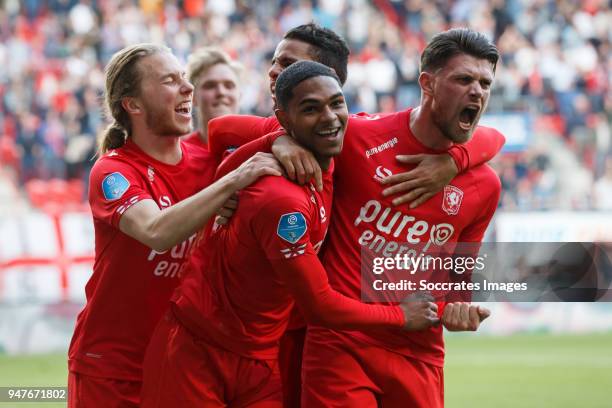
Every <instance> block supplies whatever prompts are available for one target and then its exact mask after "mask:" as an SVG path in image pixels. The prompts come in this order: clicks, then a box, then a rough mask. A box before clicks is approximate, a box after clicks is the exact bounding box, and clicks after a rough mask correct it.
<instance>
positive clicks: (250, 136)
mask: <svg viewBox="0 0 612 408" xmlns="http://www.w3.org/2000/svg"><path fill="white" fill-rule="evenodd" d="M279 129H280V125H279V124H278V121H277V120H276V118H274V117H267V118H264V117H261V116H254V115H225V116H221V117H218V118H214V119H212V120H210V121H209V122H208V148H209V150H210V152H211V153H212V154H213V155H214V156H215V157H217V158H218V159H219V161H220V160H221V158H223V155H224V153H225V152H226V151H227V150H229V149H237V148H238V147H240V146H243V145H245V144H247V143H249V142H251V141H253V140H255V139H258V138H260V137H262V136H265V135H266V134H268V133H270V132H273V131H275V130H279Z"/></svg>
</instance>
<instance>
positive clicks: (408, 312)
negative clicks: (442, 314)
mask: <svg viewBox="0 0 612 408" xmlns="http://www.w3.org/2000/svg"><path fill="white" fill-rule="evenodd" d="M400 307H401V308H402V311H403V312H404V319H405V320H406V322H405V323H404V330H407V331H418V330H425V329H429V328H430V327H431V326H434V325H436V324H438V323H440V319H439V318H438V305H437V304H435V303H434V298H433V296H431V294H429V293H423V292H417V293H414V294H412V295H410V296H408V297H407V298H406V299H404V301H403V302H402V303H400Z"/></svg>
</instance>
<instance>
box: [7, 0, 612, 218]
mask: <svg viewBox="0 0 612 408" xmlns="http://www.w3.org/2000/svg"><path fill="white" fill-rule="evenodd" d="M310 21H315V22H317V23H319V24H321V25H323V26H326V27H329V28H332V29H334V30H335V31H336V32H338V33H340V34H341V35H342V36H343V37H344V38H345V39H346V40H347V42H348V43H349V46H350V48H351V51H352V55H351V60H350V65H349V79H348V81H347V84H346V87H345V92H346V95H347V97H348V103H349V107H350V109H351V111H353V112H358V111H368V112H380V111H393V110H398V109H402V108H404V107H407V106H410V105H415V104H417V103H418V100H419V87H418V84H417V77H418V65H419V53H420V51H421V50H422V49H423V47H424V45H425V43H426V42H427V41H428V40H429V39H430V38H431V36H432V35H434V34H435V33H437V32H439V31H442V30H445V29H447V28H450V27H451V26H470V27H472V28H474V29H476V30H478V31H481V32H483V33H485V34H487V35H488V36H489V37H490V38H492V39H494V41H495V42H496V44H497V45H498V47H499V49H500V51H501V53H502V59H501V63H500V64H499V65H498V68H497V78H496V83H495V85H494V90H493V95H492V97H491V101H490V105H489V111H488V112H489V113H491V114H500V113H503V114H517V115H519V116H520V117H524V118H528V119H529V120H528V121H527V122H526V123H528V126H529V127H528V132H529V135H530V138H529V139H528V141H527V143H526V144H524V145H520V146H518V148H515V149H513V151H512V152H505V153H503V154H501V155H500V156H499V157H498V158H496V159H495V161H494V165H495V166H496V168H497V170H498V171H499V174H500V176H501V178H502V183H503V188H504V193H503V197H502V201H501V206H502V208H504V209H507V210H518V211H525V210H545V209H557V208H559V209H578V210H588V209H602V210H612V159H611V158H610V156H611V154H610V153H611V149H612V147H611V142H610V139H611V136H610V133H611V130H610V122H611V115H612V92H611V87H610V84H611V83H612V69H611V68H612V52H611V49H610V41H611V39H612V30H611V28H610V27H612V24H610V22H611V21H612V12H611V8H610V1H609V0H585V1H573V0H507V1H504V0H495V1H486V2H485V1H477V0H457V1H453V0H438V1H433V2H432V1H426V0H404V1H401V0H352V1H349V0H258V1H254V0H215V1H212V0H209V1H206V0H182V1H181V0H176V1H161V0H139V1H138V0H85V1H75V0H47V1H37V0H22V1H17V0H4V1H3V2H0V67H1V68H0V163H1V165H0V178H4V180H5V182H6V180H11V181H12V182H13V184H16V185H17V186H24V185H27V183H28V182H29V181H30V180H34V179H52V178H61V179H82V180H83V182H85V180H86V178H87V175H88V171H89V169H90V167H91V165H92V157H93V156H94V153H95V144H96V143H95V139H96V135H97V133H98V132H99V130H100V129H101V127H103V126H104V116H103V109H102V105H101V101H102V91H103V88H104V83H103V82H104V75H103V69H104V65H105V63H106V62H107V61H108V60H109V58H110V56H111V55H112V54H113V53H114V52H115V51H117V50H119V49H120V48H122V47H124V46H125V45H128V44H132V43H136V42H142V41H153V42H164V43H166V44H167V45H169V46H170V47H171V48H172V49H173V51H174V52H175V54H176V55H177V56H178V57H179V58H180V59H181V60H183V61H184V60H186V57H187V56H188V55H189V53H190V52H191V51H193V50H195V49H196V48H198V47H200V46H204V45H218V46H220V47H222V48H223V49H224V50H226V51H227V52H229V53H230V54H231V55H232V57H234V58H235V59H237V60H239V61H240V62H241V63H242V64H243V65H244V66H245V67H246V69H245V72H244V76H243V78H242V82H241V87H242V94H241V95H242V97H241V103H240V104H241V111H242V112H243V113H254V114H258V115H269V114H270V113H271V108H272V106H271V100H270V97H269V94H268V87H267V78H266V72H267V69H268V67H269V64H270V59H271V56H272V53H273V51H274V47H275V45H276V44H277V42H278V41H279V40H280V38H281V37H282V34H283V33H284V32H285V31H287V30H288V29H290V28H291V27H294V26H296V25H299V24H303V23H306V22H310ZM500 130H502V132H504V133H507V131H506V130H504V129H500ZM507 136H511V135H507Z"/></svg>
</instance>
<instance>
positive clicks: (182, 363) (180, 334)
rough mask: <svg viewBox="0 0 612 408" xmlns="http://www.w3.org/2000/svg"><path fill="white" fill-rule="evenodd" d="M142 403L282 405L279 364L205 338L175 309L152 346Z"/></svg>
mask: <svg viewBox="0 0 612 408" xmlns="http://www.w3.org/2000/svg"><path fill="white" fill-rule="evenodd" d="M141 406H142V408H152V407H161V408H167V407H196V406H201V407H211V408H212V407H227V406H229V407H232V408H238V407H257V408H264V407H266V408H268V407H270V408H272V407H274V408H279V407H282V387H281V379H280V373H279V370H278V362H277V361H276V360H272V361H270V360H255V359H250V358H246V357H242V356H240V355H238V354H235V353H233V352H231V351H228V350H225V349H222V348H220V347H216V346H214V345H212V344H210V343H207V342H204V341H202V340H201V339H198V338H196V337H195V336H193V335H192V334H191V333H189V332H188V331H187V329H186V328H185V327H184V326H183V325H182V324H180V323H179V322H178V321H177V320H176V318H175V317H174V315H173V313H172V311H169V312H167V313H166V315H165V316H164V317H163V318H162V319H161V321H160V322H159V324H158V325H157V328H156V329H155V332H154V333H153V337H152V338H151V342H150V343H149V347H148V348H147V352H146V355H145V361H144V378H143V388H142V405H141Z"/></svg>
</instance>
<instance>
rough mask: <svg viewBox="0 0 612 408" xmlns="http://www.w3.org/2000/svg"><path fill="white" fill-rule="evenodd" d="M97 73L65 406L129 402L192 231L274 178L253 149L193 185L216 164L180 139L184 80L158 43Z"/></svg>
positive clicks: (187, 102)
mask: <svg viewBox="0 0 612 408" xmlns="http://www.w3.org/2000/svg"><path fill="white" fill-rule="evenodd" d="M105 73H106V104H107V108H108V110H109V113H110V115H111V116H112V119H113V120H114V122H113V124H112V125H111V126H110V127H109V129H108V130H107V131H106V133H105V135H104V139H103V140H102V143H101V148H100V152H101V155H102V156H101V157H100V158H99V160H98V161H97V162H96V164H95V165H94V167H93V169H92V172H91V176H90V185H89V202H90V205H91V209H92V213H93V218H94V228H95V239H96V246H95V263H94V272H93V276H92V277H91V279H90V280H89V282H88V283H87V286H86V289H85V292H86V296H87V305H86V306H85V308H84V310H83V311H82V312H81V313H80V314H79V316H78V319H77V325H76V328H75V332H74V335H73V338H72V342H71V345H70V350H69V362H68V365H69V371H70V373H69V379H68V385H69V396H68V400H69V406H70V407H92V406H104V407H118V406H121V407H137V406H138V405H139V400H140V386H141V377H142V359H143V356H144V349H145V347H146V345H147V343H148V341H149V338H150V335H151V333H152V331H153V328H154V327H155V325H156V324H157V321H158V320H159V317H160V316H161V315H162V313H163V311H164V310H165V309H166V308H167V304H168V299H169V297H170V294H171V292H172V290H173V289H174V288H175V287H176V286H177V284H178V282H179V276H180V274H181V271H182V264H183V260H184V259H185V256H186V254H187V252H188V250H189V248H190V246H191V245H192V243H193V240H194V238H195V232H196V231H197V230H198V229H200V228H201V227H202V226H203V225H204V224H205V223H206V221H207V220H208V219H209V218H210V217H211V215H213V214H214V213H215V212H216V211H217V210H218V209H219V208H220V207H221V205H222V204H223V203H224V202H225V201H226V200H227V199H228V198H229V197H230V196H231V195H232V194H233V193H234V192H235V191H237V190H239V189H241V188H243V187H245V186H246V185H248V184H250V183H251V182H252V181H254V180H255V179H257V178H258V177H259V176H261V175H264V174H271V175H280V172H279V169H278V168H277V167H275V166H276V164H275V161H274V160H273V159H271V158H269V157H267V156H265V155H258V157H257V158H255V159H254V160H252V161H250V162H248V163H245V165H244V166H241V168H240V169H238V170H237V171H235V172H233V173H232V174H230V175H229V177H226V178H223V179H221V180H219V181H218V182H216V183H214V184H212V185H210V186H209V187H208V188H206V189H204V190H202V189H203V188H204V187H206V186H207V185H208V184H210V183H211V182H212V180H213V176H214V171H215V168H216V162H215V161H214V160H213V159H212V157H211V155H210V153H208V152H207V151H205V150H203V149H202V148H200V147H198V146H194V145H193V144H186V143H184V142H181V141H180V136H181V135H184V134H186V133H188V132H189V131H190V130H191V107H192V97H193V86H192V85H191V84H190V83H189V82H188V81H187V80H186V78H185V73H184V70H183V68H182V67H181V65H180V64H179V62H178V60H177V59H176V58H175V57H174V56H173V55H172V53H171V52H170V50H169V49H168V48H166V47H164V46H161V45H154V44H138V45H134V46H131V47H127V48H125V49H123V50H121V51H119V52H118V53H116V54H115V55H114V56H113V58H112V59H111V61H110V62H109V64H108V65H107V67H106V72H105ZM200 190H201V191H200Z"/></svg>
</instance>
